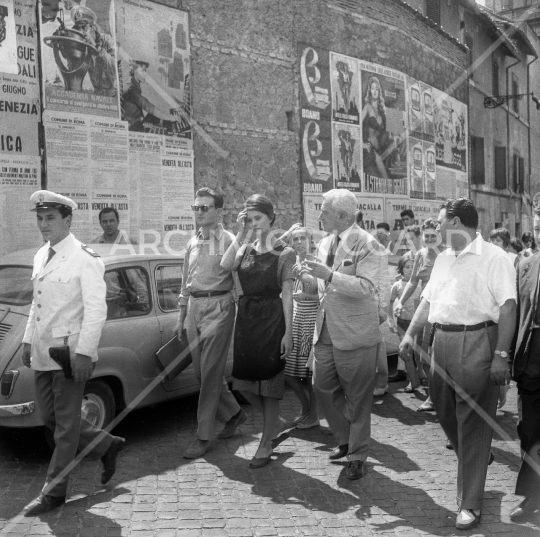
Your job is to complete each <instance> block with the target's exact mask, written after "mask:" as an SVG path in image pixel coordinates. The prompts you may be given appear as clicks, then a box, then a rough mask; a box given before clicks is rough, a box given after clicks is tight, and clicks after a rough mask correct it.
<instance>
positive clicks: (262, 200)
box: [244, 194, 276, 225]
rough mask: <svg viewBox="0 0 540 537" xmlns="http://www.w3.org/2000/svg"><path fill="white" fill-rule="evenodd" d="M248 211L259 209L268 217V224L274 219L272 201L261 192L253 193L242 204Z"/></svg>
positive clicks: (271, 223) (272, 222)
mask: <svg viewBox="0 0 540 537" xmlns="http://www.w3.org/2000/svg"><path fill="white" fill-rule="evenodd" d="M244 205H245V207H246V209H247V210H248V211H259V212H260V213H263V214H265V215H266V216H268V218H270V225H273V224H274V222H275V220H276V215H275V214H274V206H273V205H272V202H271V201H270V200H269V199H268V198H267V197H266V196H262V195H261V194H253V196H250V197H249V198H248V199H247V200H246V203H245V204H244Z"/></svg>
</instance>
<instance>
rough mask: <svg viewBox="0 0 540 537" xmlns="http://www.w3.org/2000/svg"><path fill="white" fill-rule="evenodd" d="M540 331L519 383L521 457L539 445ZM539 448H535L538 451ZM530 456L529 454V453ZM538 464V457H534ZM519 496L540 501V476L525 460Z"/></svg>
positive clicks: (535, 335)
mask: <svg viewBox="0 0 540 537" xmlns="http://www.w3.org/2000/svg"><path fill="white" fill-rule="evenodd" d="M539 369H540V330H539V329H535V330H533V331H532V334H531V341H530V347H529V354H528V357H527V364H526V366H525V370H524V371H523V373H521V375H520V376H519V377H518V379H517V387H518V395H519V396H518V413H519V421H518V426H517V431H518V434H519V440H520V444H521V453H522V455H523V454H524V453H529V452H530V451H531V449H532V448H533V447H534V446H535V444H538V443H539V442H540V375H539ZM538 447H540V446H537V447H535V449H536V450H538ZM529 454H530V453H529ZM534 460H536V461H538V457H537V456H534ZM516 494H518V495H520V496H526V497H532V498H536V500H537V501H539V500H540V476H539V475H538V474H537V473H536V471H535V470H534V469H533V467H532V466H530V465H529V463H527V462H526V461H525V460H522V461H521V468H520V469H519V473H518V477H517V481H516Z"/></svg>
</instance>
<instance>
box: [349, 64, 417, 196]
mask: <svg viewBox="0 0 540 537" xmlns="http://www.w3.org/2000/svg"><path fill="white" fill-rule="evenodd" d="M359 67H360V78H361V81H362V118H363V119H362V141H363V145H362V148H363V158H362V164H363V189H362V190H363V192H365V193H366V194H393V195H394V196H396V195H398V196H408V195H409V189H408V177H407V176H408V170H407V161H408V155H407V108H406V100H407V99H406V87H405V75H404V74H403V73H399V72H397V71H394V70H392V69H388V68H386V67H383V66H381V65H376V64H373V63H369V62H364V61H359Z"/></svg>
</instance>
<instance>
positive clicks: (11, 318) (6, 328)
mask: <svg viewBox="0 0 540 537" xmlns="http://www.w3.org/2000/svg"><path fill="white" fill-rule="evenodd" d="M29 310H30V306H25V307H15V306H7V305H5V304H0V375H1V374H3V372H4V371H5V370H6V369H12V368H15V367H19V366H20V365H21V364H13V365H12V366H11V367H8V366H9V364H10V362H11V360H12V358H13V356H14V355H15V353H16V352H17V350H18V349H19V348H20V346H21V344H22V338H23V336H24V330H25V328H26V322H27V321H28V312H29Z"/></svg>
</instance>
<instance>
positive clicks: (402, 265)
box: [397, 252, 413, 276]
mask: <svg viewBox="0 0 540 537" xmlns="http://www.w3.org/2000/svg"><path fill="white" fill-rule="evenodd" d="M407 261H413V258H412V257H411V256H410V255H409V252H407V253H406V254H405V255H404V256H403V257H400V258H399V261H398V262H397V272H398V274H400V275H401V276H403V271H404V270H405V263H407Z"/></svg>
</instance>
